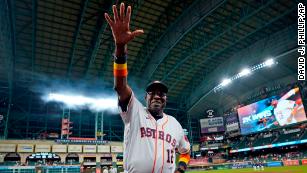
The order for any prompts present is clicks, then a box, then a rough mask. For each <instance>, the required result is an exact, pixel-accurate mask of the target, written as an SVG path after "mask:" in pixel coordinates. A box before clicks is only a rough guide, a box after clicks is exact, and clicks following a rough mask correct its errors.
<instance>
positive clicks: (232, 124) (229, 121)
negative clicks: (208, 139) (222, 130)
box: [225, 113, 239, 132]
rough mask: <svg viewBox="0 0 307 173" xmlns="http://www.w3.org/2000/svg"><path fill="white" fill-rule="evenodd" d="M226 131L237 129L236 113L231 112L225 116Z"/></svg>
mask: <svg viewBox="0 0 307 173" xmlns="http://www.w3.org/2000/svg"><path fill="white" fill-rule="evenodd" d="M225 121H226V131H227V132H230V131H237V130H239V120H238V116H237V114H236V113H231V114H229V115H227V116H226V118H225Z"/></svg>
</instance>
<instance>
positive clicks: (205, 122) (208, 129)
mask: <svg viewBox="0 0 307 173" xmlns="http://www.w3.org/2000/svg"><path fill="white" fill-rule="evenodd" d="M200 127H201V132H202V133H213V132H222V131H225V127H224V119H223V117H214V118H205V119H201V120H200Z"/></svg>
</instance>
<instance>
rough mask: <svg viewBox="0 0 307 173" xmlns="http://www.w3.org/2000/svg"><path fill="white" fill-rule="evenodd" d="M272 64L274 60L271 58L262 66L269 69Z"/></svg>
mask: <svg viewBox="0 0 307 173" xmlns="http://www.w3.org/2000/svg"><path fill="white" fill-rule="evenodd" d="M273 64H274V60H273V59H272V58H270V59H268V60H266V61H265V62H264V65H265V66H269V67H270V66H272V65H273Z"/></svg>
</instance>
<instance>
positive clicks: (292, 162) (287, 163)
mask: <svg viewBox="0 0 307 173" xmlns="http://www.w3.org/2000/svg"><path fill="white" fill-rule="evenodd" d="M283 164H284V166H298V165H300V162H299V160H284V161H283Z"/></svg>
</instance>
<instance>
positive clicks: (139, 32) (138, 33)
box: [131, 29, 144, 37]
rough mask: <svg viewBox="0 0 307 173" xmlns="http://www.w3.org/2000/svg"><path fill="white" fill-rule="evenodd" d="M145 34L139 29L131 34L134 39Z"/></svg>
mask: <svg viewBox="0 0 307 173" xmlns="http://www.w3.org/2000/svg"><path fill="white" fill-rule="evenodd" d="M143 33H144V31H143V30H142V29H138V30H135V31H133V32H132V33H131V34H132V37H136V36H139V35H141V34H143Z"/></svg>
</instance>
